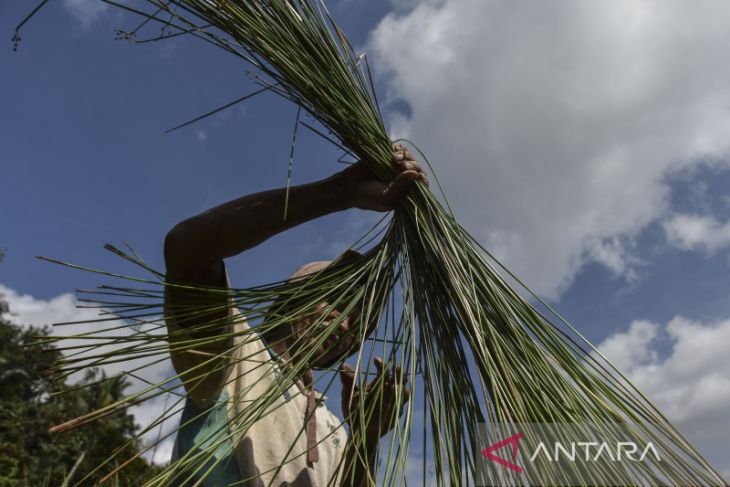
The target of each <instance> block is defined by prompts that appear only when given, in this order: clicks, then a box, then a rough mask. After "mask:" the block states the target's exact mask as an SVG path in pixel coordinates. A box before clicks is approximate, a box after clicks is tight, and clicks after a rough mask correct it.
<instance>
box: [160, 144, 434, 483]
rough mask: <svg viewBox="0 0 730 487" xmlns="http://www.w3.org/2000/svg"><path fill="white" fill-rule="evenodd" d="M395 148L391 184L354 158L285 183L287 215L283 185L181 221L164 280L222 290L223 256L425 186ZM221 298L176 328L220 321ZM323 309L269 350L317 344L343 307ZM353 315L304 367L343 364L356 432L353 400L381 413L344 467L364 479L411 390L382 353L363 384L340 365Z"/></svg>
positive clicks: (346, 409)
mask: <svg viewBox="0 0 730 487" xmlns="http://www.w3.org/2000/svg"><path fill="white" fill-rule="evenodd" d="M393 149H394V153H393V165H394V167H396V168H397V170H398V172H397V174H396V176H395V177H394V178H393V180H392V181H390V182H389V183H384V182H382V181H380V180H379V179H378V178H377V177H375V175H374V174H373V173H372V172H371V171H370V169H368V167H367V165H366V164H365V163H364V162H357V163H355V164H352V165H351V166H348V167H347V168H346V169H344V170H342V171H340V172H338V173H336V174H334V175H332V176H330V177H329V178H326V179H324V180H321V181H317V182H314V183H309V184H305V185H300V186H293V187H291V188H289V190H288V192H289V194H288V199H289V204H288V209H287V218H286V220H284V219H282V217H281V215H283V213H284V201H285V199H286V192H287V190H286V189H285V188H281V189H275V190H270V191H264V192H261V193H256V194H252V195H248V196H243V197H241V198H238V199H235V200H232V201H229V202H227V203H224V204H222V205H219V206H217V207H215V208H211V209H210V210H208V211H205V212H203V213H201V214H199V215H196V216H194V217H191V218H188V219H186V220H184V221H182V222H180V223H179V224H177V225H176V226H175V227H174V228H173V229H172V230H171V231H170V232H169V233H168V234H167V236H166V238H165V264H166V277H167V279H168V280H170V281H176V282H185V283H189V284H193V285H196V286H201V287H218V288H226V287H227V283H226V277H225V267H224V265H223V260H224V259H226V258H228V257H232V256H235V255H238V254H240V253H241V252H244V251H246V250H248V249H250V248H253V247H255V246H256V245H258V244H260V243H262V242H264V241H265V240H267V239H268V238H270V237H272V236H274V235H276V234H278V233H281V232H283V231H285V230H287V229H289V228H292V227H295V226H297V225H300V224H301V223H304V222H307V221H310V220H313V219H315V218H318V217H321V216H324V215H327V214H330V213H335V212H338V211H343V210H346V209H349V208H359V209H363V210H370V211H379V212H385V211H390V210H393V209H394V208H395V207H396V205H397V204H398V202H399V201H400V200H401V199H402V198H404V197H405V196H406V195H407V194H408V193H409V192H410V191H411V190H412V189H413V188H414V186H415V185H416V184H418V183H419V182H420V183H422V184H426V185H428V178H427V176H426V174H425V173H424V171H423V169H422V168H421V166H420V165H419V163H418V161H416V159H415V158H414V157H413V154H411V152H410V151H408V149H406V148H405V147H404V146H402V145H400V144H397V145H395V146H394V147H393ZM198 299H200V297H198ZM226 299H227V298H226V297H225V294H213V295H210V296H206V297H205V300H206V304H210V308H217V309H219V310H222V311H220V312H211V313H209V314H207V315H205V316H200V317H198V318H197V319H189V320H181V321H180V324H181V326H195V325H196V324H197V325H199V324H204V323H210V322H212V321H213V320H221V321H224V319H225V317H226V313H227V311H225V310H226V308H227V303H226V302H225V300H226ZM183 300H184V297H183V296H180V295H178V296H176V295H175V294H174V293H169V295H168V296H167V297H166V305H169V306H172V307H174V306H175V304H176V303H178V302H183ZM328 308H329V305H328V304H327V303H320V305H319V306H318V307H317V309H316V310H315V311H314V312H313V313H312V314H311V315H309V316H307V317H306V318H304V319H302V320H299V321H297V322H293V323H291V324H290V329H291V332H290V335H289V336H288V337H287V338H286V339H284V340H279V341H277V342H275V343H272V344H271V346H272V348H273V349H274V351H275V352H277V353H278V354H279V355H280V356H282V357H294V358H293V359H292V360H297V358H296V357H301V356H302V354H300V353H297V349H298V347H299V346H303V347H310V349H311V347H314V346H315V345H316V342H315V340H316V338H317V336H318V335H319V334H320V333H321V327H322V326H330V325H332V324H333V323H334V322H335V321H336V320H337V319H338V317H339V316H340V311H338V310H331V311H329V313H328V312H327V309H328ZM324 313H327V316H324V315H323V314H324ZM358 314H359V311H357V310H356V311H355V312H351V313H350V314H349V315H348V316H346V317H344V318H343V319H342V320H341V322H340V323H339V325H338V328H337V330H336V331H335V332H334V333H333V334H332V336H331V337H329V339H328V340H327V341H325V342H324V343H322V344H320V345H319V346H317V348H316V350H315V353H314V354H313V357H314V360H311V359H310V362H309V363H308V366H309V367H310V368H330V367H332V366H333V365H335V364H337V363H338V362H343V365H341V366H340V379H341V381H342V385H343V387H342V412H343V415H344V416H345V418H346V419H347V421H348V422H349V424H350V428H351V429H352V430H353V431H354V430H356V429H358V428H361V427H362V422H361V421H360V420H359V418H357V411H358V409H359V408H357V407H356V405H358V403H360V402H361V401H362V402H364V404H365V405H366V409H367V408H368V405H370V406H373V407H376V408H377V409H378V413H379V414H374V415H373V416H372V419H371V420H370V421H369V422H368V424H366V425H365V431H364V433H365V438H366V440H367V441H366V443H368V447H367V448H366V451H365V452H360V454H359V455H355V457H350V458H346V459H345V471H346V472H353V471H354V475H353V476H352V478H355V479H365V478H366V473H365V472H364V471H361V470H362V469H372V466H373V462H374V459H375V451H376V450H377V441H378V440H379V438H380V437H381V436H382V435H385V434H386V433H387V432H388V428H389V427H390V425H392V424H393V421H392V419H393V417H394V416H395V415H396V414H398V415H399V414H400V411H396V408H397V406H396V404H397V401H396V398H397V397H401V398H402V399H404V400H403V401H401V404H402V403H404V402H405V401H406V400H408V398H409V396H410V391H409V389H408V387H407V386H406V385H405V381H404V380H403V378H402V373H401V371H400V368H399V367H394V369H393V370H385V367H384V365H383V361H382V360H381V359H379V358H376V359H375V360H374V365H375V368H376V371H377V372H376V377H375V379H373V381H372V382H370V383H369V384H368V385H367V386H365V387H364V388H360V387H359V386H358V385H357V384H356V378H355V372H354V371H353V370H352V369H351V368H350V367H349V366H348V365H347V364H344V360H345V359H346V358H347V355H348V354H350V353H351V352H352V345H353V341H354V340H357V339H359V337H361V335H360V333H358V332H357V330H356V328H357V327H356V326H353V325H354V324H355V323H357V318H358ZM351 327H352V329H351ZM317 332H320V333H317ZM216 333H217V332H216V330H215V329H210V328H208V329H206V330H205V331H201V332H199V333H198V334H197V335H196V336H198V335H200V334H210V335H211V336H214V335H215V334H216ZM305 374H311V371H310V370H308V369H305ZM381 382H382V386H380V383H381ZM380 391H382V394H381V393H380ZM376 393H377V394H376ZM361 396H362V397H361ZM356 448H359V447H356ZM351 450H352V449H349V448H348V449H347V451H351ZM348 485H349V484H348ZM358 485H359V484H358Z"/></svg>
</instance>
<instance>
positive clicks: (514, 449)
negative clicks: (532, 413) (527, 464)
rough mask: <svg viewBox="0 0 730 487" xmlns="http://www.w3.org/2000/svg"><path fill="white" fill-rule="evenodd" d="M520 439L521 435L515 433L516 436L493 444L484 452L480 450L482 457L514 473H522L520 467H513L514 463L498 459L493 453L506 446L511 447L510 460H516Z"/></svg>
mask: <svg viewBox="0 0 730 487" xmlns="http://www.w3.org/2000/svg"><path fill="white" fill-rule="evenodd" d="M521 439H522V433H517V434H516V435H512V436H510V437H509V438H507V439H506V440H502V441H500V442H498V443H495V444H494V445H491V446H489V447H487V448H485V449H484V450H482V455H484V456H485V457H487V458H488V459H490V460H492V461H493V462H497V463H499V464H500V465H503V466H505V467H507V468H509V469H511V470H514V471H515V472H518V473H522V467H520V466H519V465H515V464H514V463H512V462H510V461H508V460H505V459H504V458H502V457H498V456H497V455H495V454H494V453H493V452H495V451H497V450H499V449H500V448H502V447H503V446H506V445H512V460H514V459H515V458H517V450H518V449H519V441H520V440H521Z"/></svg>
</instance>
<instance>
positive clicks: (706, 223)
mask: <svg viewBox="0 0 730 487" xmlns="http://www.w3.org/2000/svg"><path fill="white" fill-rule="evenodd" d="M664 230H665V232H666V233H667V239H668V240H669V242H670V243H672V244H674V245H676V246H677V247H679V248H681V249H686V250H703V251H705V252H707V253H710V254H711V253H714V252H716V251H718V250H720V249H722V248H724V247H727V246H730V222H727V223H722V222H720V221H718V220H717V219H716V218H715V217H713V216H711V215H704V216H703V215H684V214H676V215H672V216H671V217H670V218H668V219H667V220H666V221H665V222H664Z"/></svg>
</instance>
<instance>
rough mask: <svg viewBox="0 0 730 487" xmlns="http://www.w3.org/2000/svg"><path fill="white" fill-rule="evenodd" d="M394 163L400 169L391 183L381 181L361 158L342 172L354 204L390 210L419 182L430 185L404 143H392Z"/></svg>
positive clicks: (343, 180) (373, 208) (357, 206)
mask: <svg viewBox="0 0 730 487" xmlns="http://www.w3.org/2000/svg"><path fill="white" fill-rule="evenodd" d="M393 164H394V165H395V167H397V168H398V171H399V172H398V175H397V176H396V177H395V178H394V179H393V180H392V181H391V182H390V183H389V184H386V183H384V182H382V181H380V180H379V179H378V178H377V177H376V176H375V175H374V174H373V173H372V171H370V169H368V167H367V166H366V165H365V163H364V162H362V161H359V162H357V163H355V164H353V165H352V166H350V167H348V168H347V169H345V170H344V171H342V172H341V173H340V174H339V177H341V178H342V182H343V183H344V185H345V189H346V191H347V192H348V197H349V198H350V201H351V205H352V206H353V207H355V208H360V209H362V210H373V211H390V210H392V209H394V208H395V207H396V205H397V204H398V202H399V201H400V200H401V198H403V197H404V196H406V195H407V194H408V192H409V191H410V190H411V189H412V188H413V186H414V185H415V184H416V181H423V183H424V184H426V186H428V177H427V176H426V173H425V172H424V171H423V169H422V168H421V165H420V164H419V163H418V161H417V160H416V158H415V157H413V154H411V152H410V151H409V150H408V149H406V147H405V146H404V145H403V144H395V145H394V146H393Z"/></svg>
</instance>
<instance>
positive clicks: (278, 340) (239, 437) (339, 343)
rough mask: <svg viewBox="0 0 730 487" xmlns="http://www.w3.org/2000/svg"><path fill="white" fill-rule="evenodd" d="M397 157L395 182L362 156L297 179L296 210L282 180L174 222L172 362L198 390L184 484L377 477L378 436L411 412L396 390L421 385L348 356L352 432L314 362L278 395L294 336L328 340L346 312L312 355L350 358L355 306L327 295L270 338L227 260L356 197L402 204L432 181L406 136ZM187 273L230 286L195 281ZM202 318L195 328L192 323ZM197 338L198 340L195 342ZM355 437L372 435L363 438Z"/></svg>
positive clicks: (323, 359)
mask: <svg viewBox="0 0 730 487" xmlns="http://www.w3.org/2000/svg"><path fill="white" fill-rule="evenodd" d="M393 162H394V164H395V166H396V167H397V169H398V173H397V175H396V177H395V178H394V179H393V180H392V181H391V182H390V183H387V184H386V183H383V182H382V181H380V180H378V179H377V178H376V177H375V176H374V175H373V174H372V173H371V171H370V170H369V169H368V168H367V166H366V165H365V164H364V163H363V162H358V163H356V164H353V165H352V166H349V167H348V168H346V169H345V170H343V171H341V172H339V173H336V174H335V175H333V176H331V177H329V178H327V179H324V180H322V181H318V182H314V183H310V184H306V185H302V186H295V187H292V188H290V189H289V195H288V198H289V203H288V211H287V216H286V219H283V217H282V216H283V214H284V204H285V203H284V201H285V198H286V190H285V189H276V190H271V191H266V192H262V193H256V194H253V195H249V196H244V197H241V198H238V199H236V200H233V201H230V202H228V203H224V204H222V205H220V206H217V207H215V208H212V209H210V210H208V211H206V212H204V213H201V214H200V215H197V216H194V217H192V218H189V219H187V220H185V221H183V222H181V223H179V224H178V225H176V226H175V227H174V228H173V229H172V230H171V231H170V232H169V233H168V235H167V237H166V239H165V264H166V267H167V271H166V279H167V281H168V282H169V283H172V284H175V285H174V286H169V287H168V288H167V290H166V293H165V317H166V322H167V327H168V336H169V342H170V354H171V358H172V362H173V365H174V366H175V369H176V370H177V372H178V374H180V378H181V380H182V381H183V384H184V386H185V389H186V393H187V396H186V404H185V409H184V411H183V415H182V419H181V427H180V429H179V431H178V437H177V440H176V445H175V450H176V451H175V452H174V453H173V460H177V463H176V465H177V466H178V468H177V470H176V473H177V475H176V477H175V479H171V482H172V483H173V484H175V485H188V484H189V485H193V484H195V483H196V481H201V480H202V481H201V483H199V484H196V485H227V484H231V483H235V484H236V485H255V486H264V485H277V486H278V485H295V486H320V485H321V486H324V485H347V486H350V485H358V486H360V485H368V484H370V483H372V482H373V480H374V475H373V466H374V462H375V459H376V452H377V445H378V441H379V439H380V437H381V436H383V435H384V434H386V433H387V428H388V426H387V425H390V424H392V422H393V421H392V418H394V417H395V415H397V414H400V412H401V411H396V409H397V406H396V403H397V402H398V401H396V400H395V397H402V398H403V399H404V400H407V399H408V396H409V390H408V389H407V387H406V386H405V385H404V384H403V381H402V380H400V379H397V378H396V377H394V376H393V374H392V373H390V372H386V371H384V370H383V363H382V360H380V359H375V366H376V368H377V377H376V379H375V380H374V381H373V382H372V383H371V384H369V385H368V386H367V387H366V388H365V389H364V390H362V391H361V390H360V389H359V388H358V387H357V385H355V376H354V371H353V370H352V369H351V368H350V367H349V366H347V364H343V365H342V366H341V368H340V378H341V381H342V385H343V387H342V390H343V392H342V409H343V411H342V413H343V416H344V417H345V420H346V421H347V422H348V424H349V427H350V430H351V432H350V433H351V434H350V435H349V439H347V438H345V433H344V432H343V428H341V427H340V424H341V421H340V420H338V419H337V417H336V416H334V415H333V414H332V413H331V412H330V411H329V410H328V409H327V408H326V406H325V405H324V403H323V401H322V399H321V396H320V395H319V394H318V393H317V392H316V391H315V390H314V387H313V383H312V382H313V381H312V374H311V370H305V372H304V373H303V374H302V376H301V377H299V380H297V381H296V383H295V384H294V385H293V386H292V387H290V388H288V389H287V390H286V391H285V393H284V394H282V395H281V397H270V396H271V394H270V393H269V392H270V391H271V390H272V388H275V387H276V385H277V384H281V383H282V382H281V377H282V374H283V373H284V372H285V371H286V370H287V367H290V366H291V365H292V361H294V360H297V359H296V357H298V356H301V355H302V354H295V353H292V349H293V347H295V346H297V347H300V348H301V347H302V346H307V344H310V343H311V344H312V347H314V346H316V344H314V343H313V339H314V335H315V333H314V331H313V330H312V328H313V326H312V325H313V324H314V323H318V324H321V323H322V322H324V323H325V324H327V323H329V324H332V323H335V322H337V321H338V320H339V322H340V324H339V328H338V329H337V330H336V331H335V334H334V336H333V337H332V339H331V340H328V341H327V342H326V343H325V344H322V345H320V348H319V349H317V350H316V351H315V353H314V356H315V359H314V361H313V362H309V363H307V364H306V367H307V368H309V367H311V368H319V367H328V366H330V365H331V364H334V363H337V362H343V361H344V360H345V359H346V358H347V355H349V354H350V353H352V352H351V351H352V342H353V340H354V338H353V337H354V336H355V334H354V333H350V331H351V330H350V329H349V326H350V324H352V323H353V322H354V321H355V316H347V317H345V318H342V317H341V313H340V311H338V310H332V307H331V306H329V305H328V303H321V304H320V306H319V307H318V309H320V310H321V311H320V312H319V313H312V315H311V316H309V317H307V318H306V319H303V320H300V321H299V322H296V323H291V324H289V326H288V327H286V328H285V331H286V332H285V333H284V334H283V335H282V334H281V333H278V336H274V337H273V338H272V337H267V338H266V342H267V343H264V341H262V339H260V338H259V337H258V336H257V335H255V334H254V333H251V329H250V328H249V327H248V325H247V324H246V321H245V319H244V317H243V316H242V315H241V314H240V313H239V312H238V310H237V309H236V308H235V307H234V306H231V305H230V303H229V302H228V299H229V297H228V296H227V294H226V292H225V290H227V289H228V288H229V283H228V276H227V274H226V269H225V266H224V263H223V260H224V259H225V258H228V257H232V256H234V255H237V254H240V253H241V252H244V251H245V250H247V249H250V248H252V247H254V246H256V245H258V244H260V243H262V242H264V241H265V240H267V239H268V238H269V237H271V236H273V235H276V234H278V233H280V232H283V231H284V230H287V229H289V228H292V227H294V226H296V225H299V224H301V223H304V222H307V221H309V220H313V219H315V218H318V217H320V216H323V215H327V214H330V213H334V212H337V211H342V210H345V209H348V208H360V209H365V210H373V211H380V212H384V211H389V210H392V209H393V208H395V206H396V205H397V204H398V202H399V201H400V200H401V199H402V198H403V197H405V196H406V195H407V193H408V192H409V191H410V190H411V189H413V187H414V185H415V184H417V182H418V181H423V182H424V183H425V184H428V179H427V177H426V175H425V173H424V172H423V170H422V169H421V167H420V166H419V164H418V162H417V161H416V160H415V159H414V157H413V155H412V154H411V153H410V152H409V151H408V150H407V149H406V148H405V147H403V146H402V145H396V146H394V157H393ZM327 265H329V263H328V262H316V263H310V264H307V265H305V266H303V267H302V268H300V269H299V270H298V271H297V273H295V275H294V276H292V277H293V278H294V279H299V278H303V277H305V276H307V275H309V274H312V273H314V272H318V271H321V270H322V269H324V268H325V267H326V266H327ZM186 284H187V285H190V286H194V287H198V288H210V289H212V290H215V289H220V290H221V291H222V292H214V291H201V290H197V291H191V290H186V289H185V285H186ZM196 309H198V310H199V311H198V312H195V310H196ZM328 309H329V313H328V315H327V316H323V313H325V312H326V311H327V310H328ZM216 310H217V311H216ZM191 327H195V330H194V331H190V332H188V331H186V330H190V329H191ZM186 341H187V342H188V343H195V345H194V346H192V347H190V346H187V347H186V346H185V343H186ZM191 348H192V349H191ZM271 352H274V353H271ZM301 368H302V367H299V369H301ZM395 375H396V376H399V375H400V374H399V371H396V374H395ZM277 381H279V382H277ZM376 381H380V382H381V383H380V386H381V388H380V389H381V390H382V391H384V392H382V394H381V395H380V396H379V399H378V401H377V407H378V408H379V411H378V413H379V414H374V415H372V416H371V419H369V421H362V420H360V419H357V418H356V414H357V405H358V402H359V401H360V399H362V400H363V401H364V402H365V403H366V404H371V405H372V404H375V403H374V401H373V399H372V396H374V395H375V394H374V391H375V390H376V383H377V382H376ZM361 395H363V396H362V398H361V397H360V396H361ZM404 400H403V401H400V402H401V403H402V402H404ZM262 411H264V412H263V413H261V412H262ZM256 412H258V414H255V413H256ZM353 428H354V429H356V430H353ZM358 428H359V429H358ZM362 428H364V430H362V431H361V430H360V429H362ZM353 433H358V434H357V435H355V434H353ZM353 437H357V438H360V439H362V441H357V442H353V440H352V438H353Z"/></svg>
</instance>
